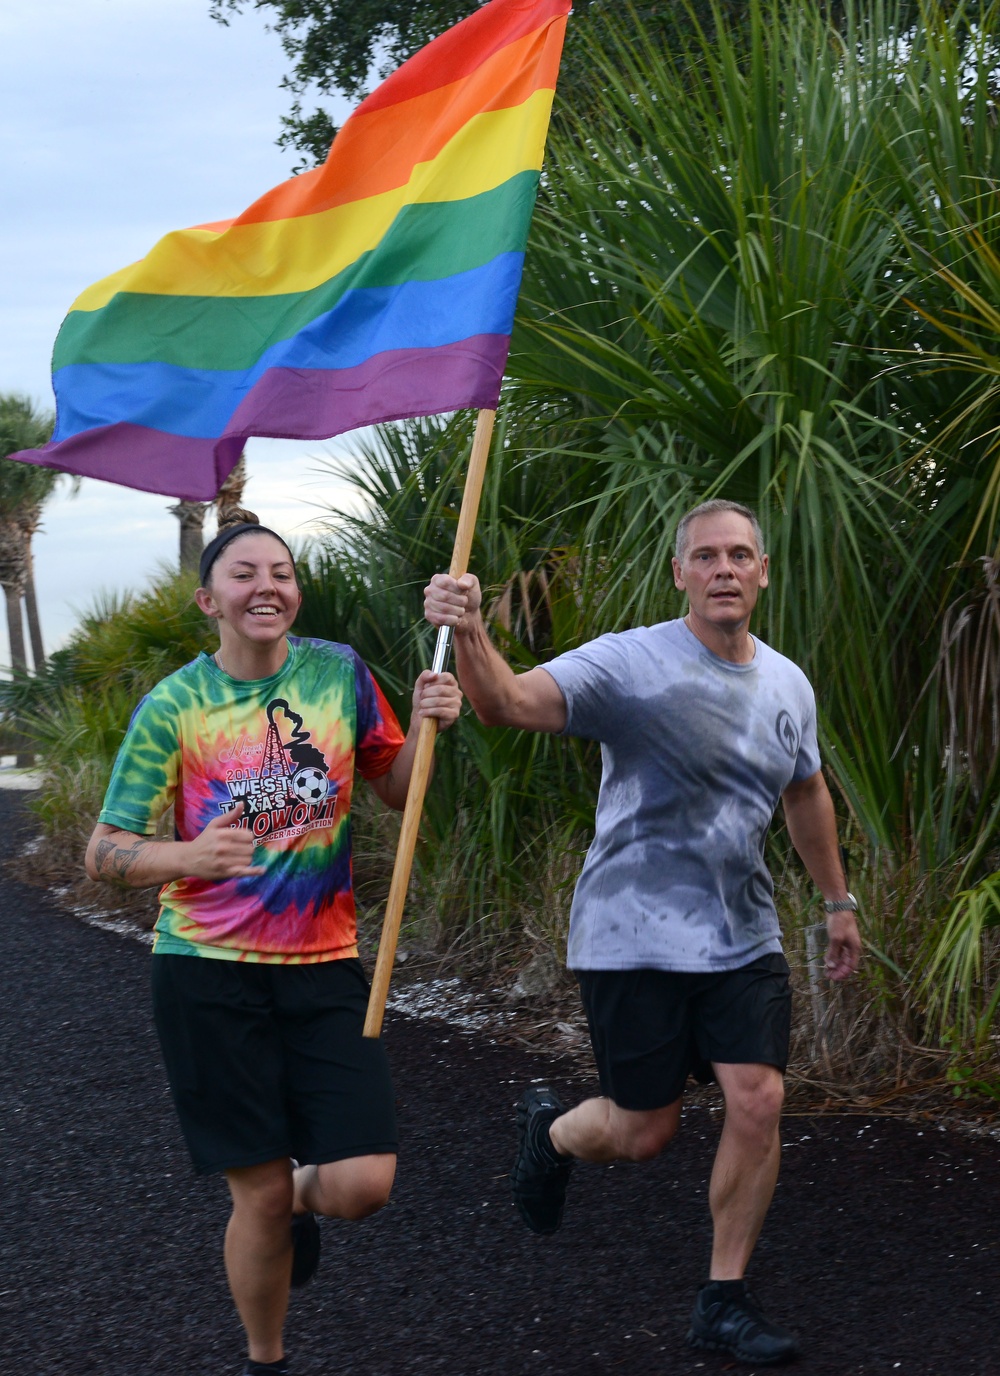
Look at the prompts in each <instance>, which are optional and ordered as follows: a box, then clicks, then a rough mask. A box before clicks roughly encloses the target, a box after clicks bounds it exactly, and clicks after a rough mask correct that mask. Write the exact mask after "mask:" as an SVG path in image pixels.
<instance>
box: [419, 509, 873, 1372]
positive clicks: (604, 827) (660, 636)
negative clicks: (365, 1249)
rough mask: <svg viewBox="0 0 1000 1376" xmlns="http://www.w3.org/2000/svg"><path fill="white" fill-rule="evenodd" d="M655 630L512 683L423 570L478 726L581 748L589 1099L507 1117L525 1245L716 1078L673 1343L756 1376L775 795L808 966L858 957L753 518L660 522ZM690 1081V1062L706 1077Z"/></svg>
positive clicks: (530, 1096)
mask: <svg viewBox="0 0 1000 1376" xmlns="http://www.w3.org/2000/svg"><path fill="white" fill-rule="evenodd" d="M673 569H674V583H675V585H676V586H677V587H678V588H679V589H680V590H681V591H682V592H685V593H686V594H687V598H688V611H687V615H686V616H684V617H683V618H682V619H679V620H676V621H667V622H663V623H661V624H659V625H656V626H648V627H640V628H637V629H635V630H630V631H624V632H620V633H617V634H611V635H604V636H601V637H600V638H599V639H597V640H594V641H591V642H590V643H589V644H586V645H583V646H581V647H580V648H579V649H577V650H572V651H570V652H569V653H568V654H564V655H560V656H559V657H558V658H556V659H554V660H553V661H552V662H551V663H549V664H547V665H546V666H545V667H544V668H542V667H538V668H535V669H532V670H530V671H529V672H527V673H524V674H515V673H514V672H513V670H512V669H511V668H510V666H509V665H508V664H507V663H506V662H505V661H504V660H503V659H502V658H501V656H500V655H499V654H498V653H497V651H496V650H495V649H494V648H493V646H492V644H491V642H490V639H489V636H488V633H487V630H486V627H485V623H484V621H483V618H482V613H481V593H480V588H479V584H478V582H477V580H476V579H475V578H474V577H473V576H472V575H471V574H466V575H465V576H464V577H462V578H459V579H454V578H450V577H447V576H446V575H443V574H437V575H435V576H434V578H432V580H431V582H430V584H429V585H428V587H427V589H426V591H425V614H426V616H427V619H428V620H429V621H430V622H431V623H432V624H433V625H436V626H453V627H454V628H455V656H456V667H457V672H458V678H459V681H460V683H461V686H462V689H463V690H464V692H465V694H466V696H467V697H468V699H469V701H470V703H471V704H472V706H473V708H474V710H475V712H476V714H477V716H478V717H479V719H480V720H481V721H482V722H483V723H484V724H486V725H487V726H516V727H521V728H522V729H524V730H528V731H551V732H558V733H561V732H565V733H567V734H569V735H575V736H582V737H586V738H587V739H591V740H598V741H600V742H601V750H602V759H603V776H602V780H601V789H600V795H599V798H598V803H597V818H596V835H595V838H594V842H593V845H592V846H591V847H590V850H589V852H588V855H587V859H586V862H585V863H584V866H583V870H582V872H581V875H580V878H579V881H578V884H577V888H576V893H575V896H574V900H573V907H572V912H571V917H570V932H569V949H568V960H567V963H568V965H569V967H570V968H571V969H572V970H573V971H574V972H575V974H576V976H577V979H578V981H579V984H580V990H581V994H582V998H583V1003H584V1006H585V1008H586V1012H587V1020H588V1023H589V1026H590V1036H591V1043H592V1045H593V1049H594V1056H595V1059H596V1061H597V1067H598V1071H599V1074H600V1084H601V1090H602V1097H601V1098H595V1099H588V1100H586V1101H584V1102H583V1103H581V1104H578V1105H577V1106H576V1107H575V1108H573V1109H570V1110H569V1111H568V1112H566V1111H564V1109H563V1106H562V1104H560V1102H559V1100H558V1099H557V1098H556V1096H555V1094H553V1092H552V1090H551V1089H549V1088H533V1089H529V1090H528V1091H526V1093H525V1094H524V1095H523V1097H522V1098H521V1101H520V1103H519V1104H518V1130H519V1146H518V1154H517V1159H516V1161H515V1165H514V1169H513V1172H512V1175H511V1180H512V1184H513V1190H514V1198H515V1201H516V1203H517V1206H518V1209H519V1211H520V1214H521V1217H522V1218H523V1220H524V1222H525V1223H526V1224H527V1226H528V1227H529V1228H531V1229H532V1230H533V1231H534V1232H537V1233H551V1232H554V1231H555V1230H556V1229H557V1228H558V1227H559V1224H560V1222H561V1218H562V1211H563V1203H564V1200H565V1196H566V1187H567V1184H568V1180H569V1176H570V1172H571V1169H572V1166H573V1163H574V1161H594V1162H610V1161H620V1160H626V1161H645V1160H649V1159H650V1158H652V1157H654V1156H657V1155H658V1154H659V1153H660V1152H661V1151H662V1150H663V1148H664V1147H665V1146H666V1145H667V1143H668V1142H669V1141H670V1139H671V1138H672V1137H673V1135H674V1133H675V1132H676V1131H677V1127H678V1124H679V1122H680V1115H681V1097H682V1094H683V1090H684V1085H685V1082H686V1080H687V1077H688V1075H689V1073H691V1072H695V1073H696V1074H698V1075H699V1076H700V1077H701V1078H706V1079H707V1078H714V1079H716V1080H717V1081H718V1083H719V1085H720V1087H721V1089H722V1093H723V1096H724V1099H725V1108H726V1113H725V1123H724V1127H723V1131H722V1137H721V1140H720V1142H719V1147H718V1150H717V1152H716V1157H715V1164H714V1167H713V1170H712V1179H711V1187H710V1190H709V1203H710V1207H711V1213H712V1223H713V1247H712V1258H711V1266H710V1270H709V1278H708V1280H707V1282H706V1283H705V1284H704V1285H703V1286H702V1287H701V1289H700V1290H699V1291H698V1296H697V1300H696V1302H695V1306H694V1312H693V1315H692V1320H691V1329H690V1332H689V1334H688V1341H689V1342H690V1343H692V1344H693V1345H694V1346H696V1347H701V1348H710V1349H715V1350H719V1351H724V1352H728V1353H730V1354H732V1355H733V1356H735V1357H737V1358H738V1359H739V1360H741V1361H745V1362H753V1363H755V1364H757V1365H761V1366H764V1365H777V1364H778V1363H779V1362H783V1361H787V1360H788V1359H789V1358H791V1357H793V1356H795V1355H796V1353H797V1350H798V1347H797V1343H796V1339H795V1338H794V1337H793V1335H792V1334H791V1333H789V1332H788V1331H787V1330H785V1329H783V1328H780V1327H779V1326H778V1325H777V1324H774V1323H771V1322H770V1321H769V1320H767V1319H766V1318H765V1317H764V1316H763V1315H762V1314H761V1312H760V1310H759V1309H758V1308H757V1307H756V1305H755V1304H754V1303H753V1301H752V1300H751V1299H750V1297H749V1295H748V1294H747V1291H746V1289H745V1286H744V1281H743V1276H744V1272H745V1269H746V1266H747V1263H748V1261H749V1259H750V1255H751V1253H752V1251H753V1248H754V1245H755V1243H756V1241H757V1237H758V1235H759V1233H760V1229H761V1226H762V1224H763V1222H764V1216H765V1214H766V1213H767V1210H768V1206H769V1205H770V1202H771V1197H772V1194H773V1193H774V1186H775V1182H776V1180H777V1175H778V1162H779V1157H780V1141H779V1132H778V1129H779V1120H780V1116H781V1106H782V1102H783V1098H784V1084H783V1077H784V1070H785V1065H786V1062H787V1057H788V1039H789V1025H790V1006H791V995H790V991H789V982H788V965H787V963H786V961H785V958H784V956H783V955H782V951H781V937H780V931H779V927H778V919H777V914H776V912H775V907H774V901H773V897H772V894H773V885H772V881H771V877H770V875H769V874H768V872H767V869H766V866H765V864H764V859H763V856H764V843H765V836H766V833H767V829H768V826H769V824H770V822H771V817H772V815H773V813H774V810H775V808H776V806H777V803H778V800H779V798H780V799H781V801H782V804H783V807H784V814H785V821H786V824H787V826H788V831H789V835H790V837H791V839H792V843H793V844H794V846H795V849H796V850H797V851H798V853H799V855H800V856H801V858H802V860H803V862H804V863H805V865H806V868H807V869H808V871H809V874H810V876H811V877H812V879H813V881H814V882H815V883H816V885H817V887H818V888H819V890H820V891H821V893H822V894H823V897H824V899H825V907H826V911H827V926H828V931H829V944H828V948H827V954H826V970H827V973H828V974H829V976H830V978H831V979H835V980H841V979H844V978H846V977H847V976H848V975H850V974H851V973H852V972H853V971H854V970H855V969H856V968H857V965H858V961H859V958H860V954H861V942H860V938H859V935H858V927H857V921H856V918H855V912H856V909H857V904H856V902H855V900H854V898H853V897H852V895H850V894H849V893H848V892H847V887H846V884H845V880H844V872H843V867H842V865H841V860H840V851H839V847H838V844H837V833H836V823H835V818H834V809H833V803H832V800H831V798H830V794H829V791H828V789H827V786H826V783H825V781H824V779H823V775H822V773H821V771H820V759H819V751H818V748H817V741H816V708H815V700H814V697H813V692H812V689H811V687H810V685H809V683H808V680H807V679H806V677H805V675H804V674H803V673H802V671H801V670H800V669H799V668H798V667H797V666H796V665H794V664H793V663H792V662H791V661H790V660H788V659H785V658H784V656H782V655H779V654H777V653H776V652H775V651H774V650H771V649H769V648H768V646H766V645H765V644H763V643H762V642H761V641H760V640H758V639H757V638H756V637H754V636H752V635H751V634H750V630H749V625H750V618H751V614H752V612H753V610H754V607H755V606H756V603H757V597H758V593H759V590H760V589H761V588H764V587H767V583H768V557H767V555H766V554H765V552H764V544H763V536H762V533H761V529H760V525H759V524H758V521H757V518H756V516H755V515H754V513H753V512H752V511H751V510H749V508H747V507H744V506H741V505H739V504H738V503H736V502H729V501H721V500H720V501H710V502H704V503H702V504H701V505H700V506H697V507H695V508H694V509H693V510H692V511H689V512H688V513H687V514H686V515H685V516H684V517H683V518H682V520H681V522H680V524H679V526H678V529H677V543H676V557H675V558H674V560H673ZM709 1067H711V1069H710V1070H709Z"/></svg>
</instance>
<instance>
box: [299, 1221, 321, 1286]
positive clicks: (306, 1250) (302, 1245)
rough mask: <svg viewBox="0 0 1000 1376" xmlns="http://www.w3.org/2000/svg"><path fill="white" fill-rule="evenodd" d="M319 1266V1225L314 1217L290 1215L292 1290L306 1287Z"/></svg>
mask: <svg viewBox="0 0 1000 1376" xmlns="http://www.w3.org/2000/svg"><path fill="white" fill-rule="evenodd" d="M318 1265H319V1224H318V1223H317V1222H316V1215H315V1214H310V1213H305V1214H292V1288H293V1289H295V1290H297V1289H298V1288H299V1287H300V1286H302V1285H307V1284H308V1283H309V1281H311V1280H312V1278H313V1276H314V1275H315V1274H316V1267H317V1266H318Z"/></svg>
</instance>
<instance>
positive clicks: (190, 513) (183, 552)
mask: <svg viewBox="0 0 1000 1376" xmlns="http://www.w3.org/2000/svg"><path fill="white" fill-rule="evenodd" d="M208 507H209V503H208V502H177V503H175V504H174V505H173V506H172V507H168V510H169V511H172V512H173V514H174V515H175V516H176V517H177V519H178V521H179V522H180V527H181V530H180V560H179V564H180V571H181V573H193V572H195V571H196V570H197V568H198V561H199V559H200V558H201V551H202V549H203V548H204V545H205V540H204V536H203V535H202V530H203V528H204V525H205V514H206V512H207V511H208Z"/></svg>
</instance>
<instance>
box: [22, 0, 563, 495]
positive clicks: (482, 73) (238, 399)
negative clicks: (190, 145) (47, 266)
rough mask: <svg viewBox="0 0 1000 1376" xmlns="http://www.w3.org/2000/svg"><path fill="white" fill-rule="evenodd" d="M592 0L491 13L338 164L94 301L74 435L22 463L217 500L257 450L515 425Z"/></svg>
mask: <svg viewBox="0 0 1000 1376" xmlns="http://www.w3.org/2000/svg"><path fill="white" fill-rule="evenodd" d="M570 5H571V0H490V3H489V4H486V5H484V6H483V7H482V8H481V9H479V10H477V11H476V12H475V13H474V14H473V15H471V16H470V17H469V18H468V19H465V20H463V21H462V22H461V23H460V24H456V25H455V27H454V28H452V29H449V30H448V31H447V32H446V33H444V34H442V35H441V36H440V37H439V38H436V39H435V40H434V41H433V42H432V43H429V44H428V45H427V47H425V48H423V49H421V51H420V52H418V53H416V54H415V55H414V56H413V57H412V58H410V60H409V61H408V62H406V63H404V65H403V66H402V67H400V68H399V70H398V71H396V72H394V73H393V75H392V76H391V77H389V79H388V80H387V81H385V82H384V83H383V84H382V85H381V86H379V87H378V88H377V89H376V90H375V91H373V92H372V94H371V95H370V96H369V97H368V98H367V99H366V100H365V101H363V102H362V104H361V105H359V106H358V108H357V109H356V110H355V111H354V113H353V114H352V115H351V117H350V118H349V119H348V120H347V122H346V123H345V124H344V126H343V128H342V129H341V130H340V132H339V133H338V135H337V137H336V138H335V139H334V142H333V145H332V147H331V149H330V153H329V156H328V158H327V160H326V162H325V163H324V164H323V165H322V167H319V168H316V169H315V170H314V171H311V172H306V173H303V174H302V175H301V176H298V177H293V178H291V180H289V181H287V182H284V183H282V185H281V186H278V187H275V188H274V189H273V190H272V191H269V192H267V194H266V195H264V196H262V197H261V198H260V199H259V200H257V201H255V202H254V204H253V205H251V206H250V208H249V209H248V210H245V211H244V212H243V214H242V215H240V216H239V217H238V218H237V219H235V220H228V221H224V222H221V223H217V224H206V225H197V226H195V227H194V228H193V229H183V230H178V231H177V232H175V233H172V234H168V235H166V236H165V237H164V238H163V239H161V240H160V241H159V243H158V244H156V246H155V247H154V248H153V249H152V251H151V252H150V253H148V254H147V255H146V257H145V258H143V259H142V260H141V261H140V262H138V263H134V264H133V265H132V266H131V267H127V268H124V269H122V270H121V271H120V272H117V273H114V274H113V275H112V276H110V277H106V278H104V280H103V281H101V282H98V283H96V284H95V285H94V286H92V287H89V288H88V289H87V290H86V291H85V292H84V293H83V294H82V295H81V296H80V297H78V299H77V300H76V301H75V302H74V303H73V306H72V308H71V310H70V312H69V314H68V316H67V317H66V319H65V321H64V322H63V325H62V328H61V329H60V331H59V335H58V338H57V339H56V344H55V351H54V356H53V362H52V370H53V385H54V388H55V393H56V412H57V423H56V429H55V433H54V435H53V438H52V440H51V442H50V443H49V444H47V445H46V446H45V448H44V449H40V450H35V451H31V452H25V453H21V454H18V455H15V456H14V457H16V458H20V459H25V460H27V461H29V462H32V463H41V464H45V465H48V466H49V467H52V468H59V469H63V470H65V471H69V472H72V473H78V474H83V475H85V476H87V477H94V478H105V479H107V480H109V481H111V482H116V483H122V484H124V485H125V486H127V487H135V488H141V489H143V490H144V491H147V492H162V493H165V494H168V495H170V496H175V497H181V498H186V499H188V500H195V501H197V500H202V501H203V500H207V499H209V498H211V497H213V496H214V495H215V493H216V492H217V490H218V488H219V486H220V485H221V483H222V482H223V480H224V479H225V478H226V476H227V475H228V473H229V472H230V470H231V469H232V468H233V466H234V465H235V463H236V462H237V460H238V458H239V456H240V454H241V452H242V450H243V446H244V443H245V441H246V440H247V439H248V438H250V437H251V436H258V435H261V436H272V437H278V438H284V439H328V438H329V437H330V436H332V435H337V434H341V433H342V432H343V431H345V430H352V429H354V428H356V427H357V426H361V425H371V424H374V423H376V422H378V421H388V420H398V419H400V418H402V417H406V416H420V415H430V414H434V413H437V412H441V411H453V410H457V409H460V408H462V407H495V406H496V404H497V400H498V397H499V394H500V382H501V379H502V377H503V371H504V367H505V365H506V361H507V352H508V349H509V346H510V334H511V330H512V328H513V323H514V307H515V303H516V300H517V293H518V289H519V286H520V281H521V269H522V264H523V261H524V250H525V246H526V243H527V238H528V227H529V223H530V220H531V213H532V210H533V208H534V203H535V193H536V190H537V187H538V178H539V172H540V169H541V165H542V154H543V150H544V145H545V136H546V132H547V129H548V122H549V112H550V110H551V106H552V98H553V94H554V90H555V83H556V75H557V71H558V66H559V58H560V54H561V51H562V42H563V34H564V31H565V28H566V17H567V15H568V13H569V10H570Z"/></svg>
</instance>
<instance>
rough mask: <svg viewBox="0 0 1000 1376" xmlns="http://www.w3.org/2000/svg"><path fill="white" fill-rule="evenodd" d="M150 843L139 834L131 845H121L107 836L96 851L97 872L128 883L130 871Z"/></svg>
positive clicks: (104, 876)
mask: <svg viewBox="0 0 1000 1376" xmlns="http://www.w3.org/2000/svg"><path fill="white" fill-rule="evenodd" d="M148 844H149V842H148V841H145V840H144V839H143V838H142V837H141V836H137V837H136V838H135V840H134V841H133V842H132V844H131V846H120V845H119V844H118V842H117V841H113V840H111V838H110V837H105V839H104V840H102V841H98V843H97V850H96V851H95V852H94V866H95V868H96V870H97V873H98V874H99V875H101V876H102V877H103V878H104V879H112V880H114V879H117V880H120V881H121V882H122V883H123V884H127V883H128V874H129V871H130V870H131V869H132V867H133V866H134V864H135V862H136V861H137V860H138V859H139V856H140V855H141V854H142V852H143V851H144V850H145V849H146V846H147V845H148Z"/></svg>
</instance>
